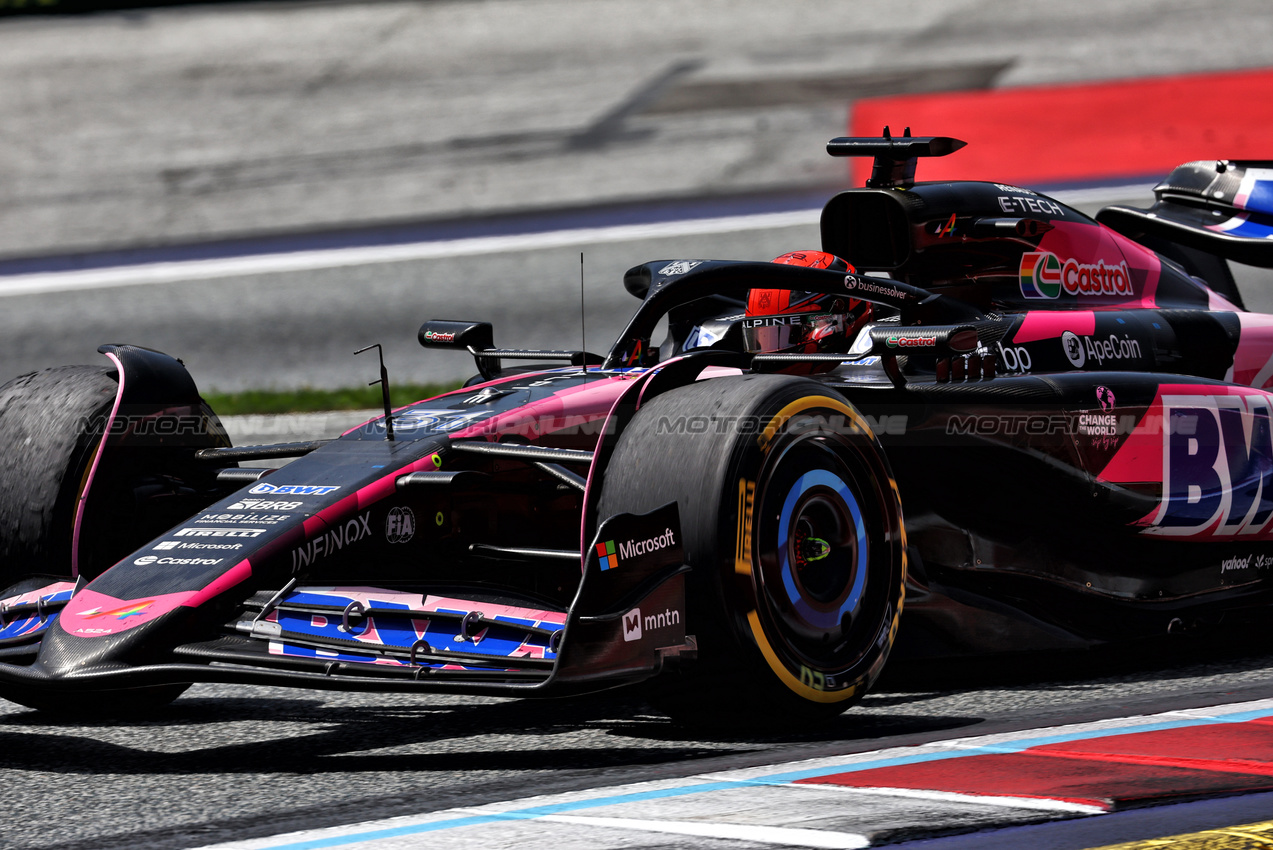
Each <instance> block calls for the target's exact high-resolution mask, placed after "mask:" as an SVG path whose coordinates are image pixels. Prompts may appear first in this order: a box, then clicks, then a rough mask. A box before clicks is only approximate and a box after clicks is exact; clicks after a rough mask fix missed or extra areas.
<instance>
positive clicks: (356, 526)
mask: <svg viewBox="0 0 1273 850" xmlns="http://www.w3.org/2000/svg"><path fill="white" fill-rule="evenodd" d="M370 536H371V512H370V511H367V512H366V513H363V514H360V515H358V516H356V517H354V518H353V519H351V520H349V521H348V522H346V523H345V524H344V525H338V526H336V527H335V528H333V529H331V530H330V531H327V532H325V533H323V534H321V535H319V536H318V537H315V538H314V539H313V540H310V541H308V542H307V543H305V544H304V545H303V546H297V547H296V548H295V549H293V550H292V572H293V573H298V572H300V571H301V570H303V569H305V568H306V567H308V566H309V565H310V564H313V563H316V562H318V561H321V560H323V559H324V558H326V557H327V556H328V555H333V554H335V553H336V552H339V551H340V550H341V549H344V548H345V547H346V546H352V545H354V544H355V543H357V542H358V541H359V540H362V539H363V538H365V537H370Z"/></svg>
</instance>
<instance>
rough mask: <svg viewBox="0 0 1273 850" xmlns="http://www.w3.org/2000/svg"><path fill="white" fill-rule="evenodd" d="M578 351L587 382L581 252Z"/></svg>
mask: <svg viewBox="0 0 1273 850" xmlns="http://www.w3.org/2000/svg"><path fill="white" fill-rule="evenodd" d="M579 350H580V351H581V352H582V354H583V356H582V357H580V360H581V361H582V363H583V375H584V381H585V382H587V380H588V324H587V314H586V312H585V311H584V306H583V251H580V252H579Z"/></svg>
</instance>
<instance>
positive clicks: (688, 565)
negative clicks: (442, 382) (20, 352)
mask: <svg viewBox="0 0 1273 850" xmlns="http://www.w3.org/2000/svg"><path fill="white" fill-rule="evenodd" d="M962 146H963V143H962V142H960V141H958V140H955V139H949V138H945V137H929V138H912V137H910V135H909V131H908V133H907V135H906V136H903V137H891V136H889V135H888V133H887V130H886V132H885V135H884V136H883V137H881V138H847V139H835V140H833V141H831V142H830V143H829V145H828V150H829V152H830V153H831V154H833V155H837V156H870V157H873V158H874V169H873V172H872V176H871V179H870V180H869V181H868V183H867V186H866V187H865V188H861V189H852V190H849V191H845V192H842V193H841V194H838V195H836V196H835V197H833V198H832V199H831V200H830V202H829V203H828V204H827V205H826V207H825V209H824V211H823V214H822V223H821V231H822V246H821V250H820V251H807V252H799V253H795V254H789V255H786V256H784V257H781V258H779V259H778V260H777V261H775V262H770V263H764V262H726V261H714V260H662V261H658V262H652V263H645V264H643V265H639V266H637V267H636V268H633V269H632V270H631V271H629V272H628V273H627V275H626V277H625V280H624V285H625V287H626V288H627V290H628V291H629V292H631V293H632V294H633V295H634V296H636V297H637V298H638V299H640V302H641V304H640V307H638V308H637V310H636V312H635V314H634V315H633V317H632V318H631V320H630V321H629V322H628V324H627V326H626V328H625V329H624V330H623V332H622V333H621V334H620V336H619V338H618V340H617V341H616V342H615V344H614V346H613V347H612V348H611V349H610V352H609V353H608V355H606V356H605V357H601V356H598V355H594V354H589V353H586V352H583V351H525V350H507V349H501V348H498V347H497V346H496V345H495V343H494V335H493V331H492V328H491V326H490V325H489V324H486V323H483V322H473V321H451V320H445V321H442V320H439V321H428V322H425V323H424V325H423V327H421V329H420V335H419V339H420V342H421V343H422V344H423V345H424V346H425V347H426V348H433V349H454V350H456V351H457V352H468V353H469V354H470V355H472V356H473V357H474V358H475V361H476V369H477V371H478V372H479V373H480V374H479V375H478V376H476V377H475V378H474V379H473V380H472V381H470V382H469V385H467V386H466V387H464V388H463V389H460V390H456V391H454V392H450V393H447V394H444V395H441V396H438V397H436V398H432V399H428V400H425V401H419V402H416V403H413V404H410V405H408V406H406V407H402V408H399V409H396V410H394V409H391V406H390V404H389V401H388V399H389V394H388V389H387V387H386V391H385V413H384V414H383V415H382V416H378V417H376V418H374V419H372V420H371V421H369V422H367V423H365V424H363V425H361V426H359V427H356V428H354V429H352V430H350V431H349V432H347V433H345V434H343V435H340V436H339V437H338V438H336V439H333V440H329V441H322V442H316V443H292V444H282V445H273V446H253V447H239V448H236V447H232V446H231V445H230V441H229V440H228V439H227V438H226V435H225V432H224V430H223V429H222V427H221V424H220V423H219V421H218V420H217V417H216V416H215V415H214V413H213V412H212V411H211V410H210V409H209V408H208V406H207V405H206V404H205V403H204V402H203V400H202V399H201V398H200V396H199V393H198V391H197V389H196V387H195V384H194V382H193V381H192V380H191V378H190V377H189V375H188V374H187V373H186V371H185V368H184V367H183V366H182V365H181V364H180V363H179V362H178V361H177V360H174V359H173V358H171V357H168V356H166V355H164V354H161V353H159V352H156V351H151V350H148V349H145V348H139V347H135V346H131V345H106V346H103V347H102V348H101V349H99V350H100V351H101V352H102V353H103V354H105V356H106V357H107V358H108V359H109V360H110V361H111V366H110V367H105V368H91V367H78V366H77V367H62V368H57V369H50V370H45V371H41V372H37V373H33V374H29V375H24V376H22V377H20V378H17V379H16V380H14V381H11V382H10V383H9V384H7V385H5V386H4V387H3V388H0V571H2V573H0V585H2V586H4V587H7V590H4V591H2V592H0V599H2V600H3V601H0V695H2V696H4V697H6V698H8V699H10V700H13V701H16V702H18V703H22V704H24V705H28V706H34V707H37V708H49V709H60V710H77V711H81V712H87V713H90V714H91V713H94V712H100V711H105V710H108V709H111V710H120V709H132V708H142V707H147V706H153V705H159V704H163V703H165V702H167V701H169V700H171V699H173V698H174V697H175V696H176V695H177V694H179V693H180V692H181V691H182V690H183V689H184V688H185V687H187V686H188V685H189V683H192V682H239V683H263V684H276V685H296V686H308V687H316V688H333V689H349V690H363V691H388V690H396V691H430V692H450V693H470V694H492V695H503V696H510V695H513V696H517V695H520V696H550V695H554V696H556V695H566V694H571V693H577V692H582V691H587V690H596V689H601V688H608V687H612V686H615V685H620V684H626V683H635V682H638V681H642V680H645V679H649V678H651V677H653V676H655V675H656V674H659V673H663V672H664V671H667V672H665V673H664V675H663V676H660V680H662V681H665V682H666V683H668V689H667V691H666V693H668V694H671V695H672V697H674V698H671V699H669V704H673V705H678V706H682V707H688V708H685V709H684V710H687V711H702V710H703V706H704V705H707V706H709V707H715V710H716V711H720V710H721V706H722V704H724V705H726V706H727V710H728V711H731V712H733V711H738V712H742V711H747V712H756V713H761V714H764V713H767V714H768V715H769V716H771V717H781V718H783V719H784V720H786V721H787V722H798V721H801V720H804V719H810V718H817V717H820V716H827V715H833V714H837V713H839V712H840V711H842V710H843V709H844V708H845V707H847V706H849V705H851V704H852V703H853V702H854V701H855V700H857V699H859V698H860V697H861V696H862V695H863V694H864V693H866V691H867V690H868V688H870V687H871V685H872V683H873V682H874V681H875V680H876V678H877V677H878V676H879V674H880V672H881V669H882V668H883V666H884V664H885V661H886V660H887V659H888V657H889V655H890V652H891V651H892V650H893V648H894V646H895V644H897V645H898V646H899V648H901V649H905V650H906V651H908V652H912V653H925V654H930V655H931V654H939V655H940V654H943V653H976V652H986V651H1004V650H1023V649H1045V648H1079V647H1089V646H1093V645H1097V644H1102V643H1107V642H1111V641H1119V640H1128V639H1134V638H1141V637H1146V636H1152V635H1158V634H1163V633H1167V632H1174V631H1187V630H1190V629H1194V628H1199V627H1202V626H1206V625H1213V624H1217V623H1219V622H1220V621H1221V620H1230V619H1240V618H1241V617H1242V616H1243V615H1245V614H1248V613H1253V612H1254V613H1259V612H1261V611H1263V610H1264V609H1265V606H1267V605H1268V604H1269V602H1270V601H1271V600H1270V578H1269V576H1270V572H1269V570H1270V567H1271V566H1273V543H1271V540H1273V421H1271V419H1270V416H1271V410H1273V395H1270V394H1269V393H1268V392H1265V391H1264V387H1266V386H1267V385H1268V384H1270V383H1271V382H1273V317H1269V316H1265V315H1259V314H1252V313H1248V312H1246V311H1245V310H1244V309H1243V307H1242V301H1241V297H1240V294H1239V292H1238V290H1237V287H1236V286H1235V284H1234V279H1233V277H1232V275H1231V273H1230V269H1229V267H1228V265H1227V262H1226V261H1227V260H1233V261H1236V262H1241V263H1246V264H1251V265H1258V266H1263V267H1273V163H1267V164H1261V163H1253V162H1231V161H1224V160H1221V161H1207V162H1192V163H1188V164H1186V165H1182V166H1180V167H1179V168H1177V169H1176V170H1175V171H1174V172H1172V174H1171V175H1170V176H1169V177H1168V178H1167V179H1166V180H1165V181H1164V182H1162V183H1161V184H1160V185H1159V186H1158V187H1157V188H1156V190H1155V191H1156V195H1157V201H1156V203H1155V204H1154V206H1153V207H1152V208H1151V209H1149V210H1139V209H1132V208H1125V207H1111V208H1107V209H1105V210H1102V211H1101V213H1100V214H1098V216H1097V218H1096V220H1095V221H1094V220H1092V219H1090V218H1088V217H1086V216H1084V215H1082V214H1081V213H1079V212H1076V211H1075V210H1073V209H1070V208H1069V207H1067V206H1065V205H1064V204H1061V203H1059V202H1057V201H1055V200H1053V199H1051V198H1048V197H1045V196H1043V195H1040V194H1036V193H1035V192H1032V191H1029V190H1026V189H1021V188H1018V187H1015V186H1009V185H1000V184H996V183H982V182H941V183H915V182H914V174H915V169H916V164H917V161H918V159H919V158H921V157H927V156H944V155H947V154H950V153H952V152H954V151H956V150H958V148H960V147H962ZM661 322H663V323H665V325H666V329H667V330H666V338H665V339H663V340H662V341H661V342H659V341H655V340H653V339H652V337H653V336H654V335H655V332H656V328H659V327H662V325H661V324H660V323H661ZM527 362H530V363H534V364H539V365H536V366H532V367H529V368H528V367H526V366H525V365H523V366H517V365H516V364H518V363H522V364H525V363H527ZM509 364H513V365H509ZM289 457H295V458H297V459H295V460H292V461H291V462H290V463H287V464H286V465H284V466H282V467H280V468H278V469H276V470H269V469H264V468H249V467H241V466H239V464H240V463H241V462H260V461H264V460H270V459H275V458H289ZM1266 490H1267V491H1268V492H1266ZM903 603H905V614H904V616H903ZM740 695H745V697H744V698H742V699H740V698H739V696H740ZM722 698H723V699H722ZM678 700H679V701H678ZM725 700H728V702H727V703H725V702H724V701H725Z"/></svg>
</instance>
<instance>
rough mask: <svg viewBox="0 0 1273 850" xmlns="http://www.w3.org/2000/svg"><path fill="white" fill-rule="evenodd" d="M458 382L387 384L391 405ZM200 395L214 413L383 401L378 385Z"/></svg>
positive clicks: (346, 406) (289, 410) (350, 406)
mask: <svg viewBox="0 0 1273 850" xmlns="http://www.w3.org/2000/svg"><path fill="white" fill-rule="evenodd" d="M459 386H460V384H458V383H455V384H392V383H391V384H390V385H389V389H390V391H391V393H392V401H393V405H394V407H399V406H401V405H404V404H410V403H411V402H413V401H417V400H419V399H422V398H428V397H430V396H435V395H437V394H438V393H444V392H447V391H449V390H453V389H456V388H457V387H459ZM203 398H204V400H205V401H206V402H208V404H210V405H211V406H212V409H213V410H214V411H215V412H216V413H217V415H218V416H236V415H240V414H244V413H313V412H317V411H323V410H362V409H364V408H379V407H382V406H383V404H384V402H383V400H382V398H381V395H380V385H379V384H377V385H376V386H374V387H349V388H346V389H339V390H316V389H313V388H312V387H303V388H301V389H299V390H244V391H243V392H237V393H219V392H208V393H204V394H203Z"/></svg>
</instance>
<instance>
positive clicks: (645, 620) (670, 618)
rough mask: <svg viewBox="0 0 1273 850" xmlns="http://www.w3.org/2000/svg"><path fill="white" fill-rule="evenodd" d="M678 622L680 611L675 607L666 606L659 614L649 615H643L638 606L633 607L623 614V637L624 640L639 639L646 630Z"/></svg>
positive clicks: (673, 624) (662, 627)
mask: <svg viewBox="0 0 1273 850" xmlns="http://www.w3.org/2000/svg"><path fill="white" fill-rule="evenodd" d="M680 622H681V612H680V611H678V610H676V609H675V608H668V609H666V610H665V611H664V612H663V613H661V614H651V615H649V616H643V615H642V614H641V609H640V608H633V609H632V610H631V611H629V612H628V613H626V614H624V615H623V639H624V640H625V641H634V640H640V639H641V636H642V635H644V634H645V633H646V632H653V631H658V630H659V629H666V628H667V627H668V626H675V625H679V624H680Z"/></svg>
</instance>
